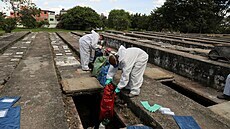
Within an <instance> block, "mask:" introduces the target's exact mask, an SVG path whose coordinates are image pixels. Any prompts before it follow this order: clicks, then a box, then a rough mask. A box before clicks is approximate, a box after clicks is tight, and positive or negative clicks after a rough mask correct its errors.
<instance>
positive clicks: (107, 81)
mask: <svg viewBox="0 0 230 129" xmlns="http://www.w3.org/2000/svg"><path fill="white" fill-rule="evenodd" d="M112 80H113V79H106V82H105V85H108V84H109V83H111V82H112Z"/></svg>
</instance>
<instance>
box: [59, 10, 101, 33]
mask: <svg viewBox="0 0 230 129" xmlns="http://www.w3.org/2000/svg"><path fill="white" fill-rule="evenodd" d="M100 25H101V21H100V16H99V14H97V13H96V12H95V11H94V10H93V9H91V8H89V7H80V6H76V7H74V8H72V9H70V10H68V11H67V13H66V14H63V15H62V16H61V23H60V25H59V26H62V27H63V28H64V29H68V30H88V29H92V28H96V27H100Z"/></svg>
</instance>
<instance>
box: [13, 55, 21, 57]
mask: <svg viewBox="0 0 230 129" xmlns="http://www.w3.org/2000/svg"><path fill="white" fill-rule="evenodd" d="M14 57H15V58H22V55H15V56H14Z"/></svg>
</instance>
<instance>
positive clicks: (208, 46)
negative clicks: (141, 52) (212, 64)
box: [106, 31, 213, 49]
mask: <svg viewBox="0 0 230 129" xmlns="http://www.w3.org/2000/svg"><path fill="white" fill-rule="evenodd" d="M106 32H111V33H116V34H124V35H126V36H131V37H136V38H145V39H149V40H154V41H156V42H160V41H161V42H164V43H170V44H172V45H179V46H183V47H188V48H203V49H211V48H213V45H211V44H201V43H197V42H191V41H183V40H179V39H175V38H174V39H172V38H166V37H159V36H149V35H143V34H133V33H122V32H119V31H106Z"/></svg>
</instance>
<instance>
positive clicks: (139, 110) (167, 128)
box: [116, 77, 230, 129]
mask: <svg viewBox="0 0 230 129" xmlns="http://www.w3.org/2000/svg"><path fill="white" fill-rule="evenodd" d="M118 80H119V78H117V77H116V81H118ZM127 93H128V92H126V91H122V92H121V97H122V98H123V99H124V100H125V101H126V102H127V103H128V107H129V108H130V109H131V110H132V111H133V112H134V113H135V114H136V115H137V117H138V118H140V120H141V121H143V122H144V124H146V125H149V126H151V127H154V128H157V129H162V128H163V129H176V128H179V127H178V126H177V124H176V122H175V121H174V119H173V118H172V116H169V115H163V114H161V113H160V112H159V111H157V112H156V113H150V112H148V111H147V110H146V109H144V107H143V106H142V105H141V103H140V101H148V102H149V104H150V105H153V104H160V105H161V106H163V107H167V108H170V109H171V110H172V111H173V112H175V114H176V115H179V116H192V117H193V118H194V119H195V120H196V122H197V123H198V124H199V126H200V127H201V128H202V129H218V128H221V129H228V128H229V127H230V124H229V121H228V120H227V119H225V118H222V117H220V116H218V115H216V114H215V113H213V112H212V111H210V110H209V109H208V108H206V107H203V106H202V105H199V104H197V103H196V102H195V101H193V100H191V99H189V98H187V97H185V96H183V95H181V94H180V93H178V92H176V91H174V90H172V89H171V88H169V87H167V86H164V85H162V84H161V83H158V82H156V81H154V80H152V79H148V78H145V79H144V83H143V85H142V88H141V94H140V95H139V96H137V97H134V98H129V97H128V94H127Z"/></svg>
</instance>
